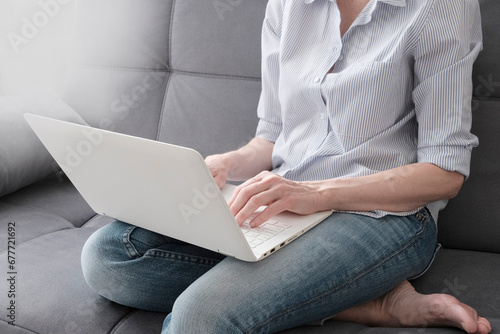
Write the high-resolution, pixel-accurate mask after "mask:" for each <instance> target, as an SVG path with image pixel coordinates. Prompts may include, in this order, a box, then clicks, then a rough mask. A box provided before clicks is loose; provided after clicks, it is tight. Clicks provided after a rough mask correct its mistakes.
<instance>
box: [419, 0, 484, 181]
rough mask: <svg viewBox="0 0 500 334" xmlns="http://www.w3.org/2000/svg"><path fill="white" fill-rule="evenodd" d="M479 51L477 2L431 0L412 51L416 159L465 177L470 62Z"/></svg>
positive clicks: (471, 140) (472, 143)
mask: <svg viewBox="0 0 500 334" xmlns="http://www.w3.org/2000/svg"><path fill="white" fill-rule="evenodd" d="M481 50H482V32H481V17H480V11H479V4H478V3H477V0H464V1H457V0H436V1H435V3H434V6H433V7H432V9H431V11H430V13H429V15H428V19H427V22H426V25H425V27H424V29H423V31H422V34H421V36H420V39H419V42H418V45H417V47H416V51H415V64H414V72H415V89H414V91H413V100H414V103H415V111H416V116H417V121H418V161H419V162H429V163H433V164H435V165H437V166H439V167H441V168H443V169H445V170H448V171H457V172H459V173H461V174H463V175H464V176H465V177H468V176H469V172H470V159H471V151H472V149H473V147H476V146H477V145H478V143H479V142H478V139H477V137H476V136H474V135H473V134H472V133H471V132H470V130H471V125H472V111H471V102H472V66H473V63H474V61H475V60H476V58H477V55H478V54H479V52H480V51H481Z"/></svg>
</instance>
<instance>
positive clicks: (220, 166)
mask: <svg viewBox="0 0 500 334" xmlns="http://www.w3.org/2000/svg"><path fill="white" fill-rule="evenodd" d="M205 163H206V164H207V166H208V169H210V171H211V172H212V176H213V177H214V179H215V182H217V185H218V186H219V188H222V187H223V186H224V185H225V184H226V181H227V178H228V176H229V165H228V163H227V162H226V161H225V159H224V157H223V156H222V155H210V156H208V157H206V159H205Z"/></svg>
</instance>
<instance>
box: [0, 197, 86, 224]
mask: <svg viewBox="0 0 500 334" xmlns="http://www.w3.org/2000/svg"><path fill="white" fill-rule="evenodd" d="M0 203H2V204H6V205H10V206H12V207H19V208H29V209H34V210H38V211H40V212H43V213H46V214H48V215H51V216H54V217H57V218H60V219H61V220H62V221H64V222H66V223H68V224H69V225H70V226H68V227H69V228H77V227H76V226H75V225H73V223H71V222H70V221H69V220H67V219H66V218H64V217H63V216H60V215H58V214H57V213H55V212H51V211H48V210H45V209H42V208H39V207H36V206H31V205H26V204H21V203H16V202H15V201H10V200H3V201H2V202H0Z"/></svg>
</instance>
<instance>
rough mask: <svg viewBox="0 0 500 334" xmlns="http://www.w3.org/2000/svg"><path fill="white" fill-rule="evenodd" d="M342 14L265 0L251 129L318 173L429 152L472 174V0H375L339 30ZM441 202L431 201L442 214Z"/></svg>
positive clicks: (476, 22) (332, 174)
mask: <svg viewBox="0 0 500 334" xmlns="http://www.w3.org/2000/svg"><path fill="white" fill-rule="evenodd" d="M339 24H340V12H339V9H338V7H337V3H336V1H335V0H270V1H269V3H268V6H267V10H266V18H265V20H264V25H263V31H262V93H261V97H260V100H259V105H258V116H259V125H258V127H257V133H256V136H257V137H261V138H265V139H267V140H269V141H271V142H274V143H275V146H274V150H273V156H272V159H273V166H274V172H276V173H278V174H280V175H282V176H284V177H286V178H288V179H292V180H296V181H301V180H323V179H331V178H347V177H357V176H364V175H369V174H373V173H377V172H380V171H384V170H388V169H392V168H396V167H399V166H403V165H407V164H411V163H415V162H428V163H432V164H435V165H437V166H439V167H441V168H443V169H445V170H448V171H457V172H459V173H461V174H463V175H465V176H466V177H467V176H468V175H469V166H470V158H471V151H472V148H473V147H475V146H477V145H478V139H477V137H476V136H474V135H473V134H471V132H470V128H471V98H472V80H471V77H472V65H473V63H474V61H475V59H476V57H477V55H478V53H479V52H480V51H481V49H482V33H481V18H480V12H479V5H478V3H477V0H371V1H370V2H369V3H368V4H367V6H366V7H365V8H364V9H363V11H362V12H361V13H360V14H359V16H358V17H357V18H356V20H355V21H354V23H353V24H352V26H351V27H350V29H349V30H348V31H347V32H346V33H345V35H344V36H342V37H341V34H340V28H339ZM332 67H334V69H333V72H331V73H329V72H330V70H331V69H332ZM445 205H446V201H439V202H434V203H429V205H428V208H429V209H430V211H431V213H432V215H433V217H434V218H435V219H437V212H438V211H439V210H440V209H441V208H443V207H444V206H445ZM417 210H418V209H416V210H414V211H411V212H402V213H401V212H400V213H390V214H397V215H408V214H411V213H414V212H416V211H417ZM363 214H366V215H370V216H374V217H382V216H384V215H386V214H388V212H385V211H381V210H376V211H371V212H363Z"/></svg>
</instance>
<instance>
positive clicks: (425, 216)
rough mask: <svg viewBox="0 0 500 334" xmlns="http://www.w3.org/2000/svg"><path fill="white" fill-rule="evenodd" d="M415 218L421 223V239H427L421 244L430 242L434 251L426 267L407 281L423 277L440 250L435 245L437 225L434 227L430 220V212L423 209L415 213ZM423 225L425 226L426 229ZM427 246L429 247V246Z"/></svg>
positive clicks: (438, 246)
mask: <svg viewBox="0 0 500 334" xmlns="http://www.w3.org/2000/svg"><path fill="white" fill-rule="evenodd" d="M415 217H416V218H417V219H418V220H420V222H421V223H422V232H421V233H423V234H424V235H423V236H422V238H428V240H423V241H422V242H423V243H425V242H432V243H433V244H435V247H434V251H433V253H432V256H431V257H430V260H429V262H428V263H427V265H426V266H425V268H424V269H423V270H422V271H421V272H420V273H418V274H417V275H414V276H411V277H409V278H408V280H414V279H417V278H419V277H421V276H422V275H424V274H425V273H426V272H427V270H429V268H430V267H431V265H432V263H433V262H434V259H435V258H436V255H437V253H438V251H439V250H440V249H441V245H440V244H439V243H437V231H436V230H437V225H436V222H435V221H434V219H433V218H432V215H431V214H430V211H429V210H428V209H427V208H426V207H424V208H422V209H421V210H420V211H418V212H417V213H415ZM425 225H427V227H426V226H425ZM425 230H428V233H424V232H426V231H425ZM429 246H431V245H429Z"/></svg>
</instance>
